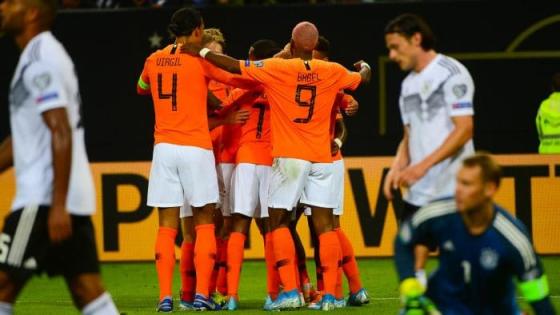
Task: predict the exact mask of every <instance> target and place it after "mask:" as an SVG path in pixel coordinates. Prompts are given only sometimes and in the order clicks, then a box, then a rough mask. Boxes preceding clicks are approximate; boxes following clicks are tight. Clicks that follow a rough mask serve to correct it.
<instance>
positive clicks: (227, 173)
mask: <svg viewBox="0 0 560 315" xmlns="http://www.w3.org/2000/svg"><path fill="white" fill-rule="evenodd" d="M220 167H221V168H222V174H223V176H224V186H225V195H224V199H223V201H222V214H223V224H222V226H221V228H220V230H219V232H218V260H217V262H218V275H217V280H216V287H217V292H218V293H219V294H220V295H221V298H222V299H223V297H225V295H227V253H228V250H227V248H228V241H229V234H230V232H231V226H232V218H231V212H232V204H231V203H232V202H231V201H232V188H231V187H232V177H233V172H234V170H235V164H233V163H220Z"/></svg>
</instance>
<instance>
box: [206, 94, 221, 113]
mask: <svg viewBox="0 0 560 315" xmlns="http://www.w3.org/2000/svg"><path fill="white" fill-rule="evenodd" d="M206 104H207V105H208V110H209V111H215V110H219V109H220V108H221V107H222V101H220V99H219V98H218V97H216V95H214V93H212V92H210V91H208V96H207V98H206Z"/></svg>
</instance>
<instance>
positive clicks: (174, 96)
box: [157, 73, 177, 112]
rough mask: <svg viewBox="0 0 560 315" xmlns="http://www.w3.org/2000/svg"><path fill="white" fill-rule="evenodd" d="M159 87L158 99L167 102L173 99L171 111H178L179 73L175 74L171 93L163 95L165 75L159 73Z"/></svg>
mask: <svg viewBox="0 0 560 315" xmlns="http://www.w3.org/2000/svg"><path fill="white" fill-rule="evenodd" d="M157 86H158V97H159V99H160V100H166V99H169V98H171V110H172V111H174V112H176V111H177V73H173V76H172V81H171V93H170V94H167V93H163V91H162V90H163V88H162V86H163V74H161V73H158V76H157Z"/></svg>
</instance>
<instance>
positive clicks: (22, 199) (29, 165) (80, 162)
mask: <svg viewBox="0 0 560 315" xmlns="http://www.w3.org/2000/svg"><path fill="white" fill-rule="evenodd" d="M10 88H11V89H10V122H11V130H12V144H13V151H14V167H15V174H16V197H15V199H14V201H13V203H12V211H13V210H17V209H21V208H23V207H26V206H29V205H45V206H50V205H51V202H52V194H53V183H54V182H53V161H52V150H51V132H50V130H49V128H48V127H47V125H46V124H45V122H44V121H43V117H42V113H44V112H46V111H49V110H52V109H55V108H60V107H63V108H66V111H67V113H68V120H69V122H70V126H71V128H72V165H71V170H70V182H69V187H68V196H67V200H66V207H67V209H68V211H69V212H70V213H72V214H77V215H89V214H92V213H93V212H94V211H95V190H94V186H93V179H92V175H91V171H90V168H89V162H88V158H87V155H86V148H85V142H84V130H83V128H82V126H81V117H80V106H81V105H80V93H79V89H78V79H77V77H76V74H75V70H74V64H73V63H72V60H71V59H70V56H68V53H67V52H66V50H65V49H64V47H63V46H62V44H61V43H60V42H59V41H58V40H57V39H56V38H55V37H54V36H53V35H52V33H51V32H42V33H40V34H38V35H37V36H35V37H34V38H33V39H32V40H31V41H30V42H29V43H28V44H27V46H25V49H24V50H23V52H22V54H21V56H20V58H19V62H18V65H17V68H16V70H15V73H14V77H13V79H12V83H11V86H10Z"/></svg>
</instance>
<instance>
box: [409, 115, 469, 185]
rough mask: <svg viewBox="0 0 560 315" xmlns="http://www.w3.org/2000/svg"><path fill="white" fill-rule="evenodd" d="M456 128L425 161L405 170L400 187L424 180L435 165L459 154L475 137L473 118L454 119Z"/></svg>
mask: <svg viewBox="0 0 560 315" xmlns="http://www.w3.org/2000/svg"><path fill="white" fill-rule="evenodd" d="M452 120H453V124H454V125H455V128H454V129H453V131H452V132H451V133H450V134H449V136H448V137H447V139H445V141H444V142H443V144H442V145H441V146H440V147H439V148H437V149H436V150H435V151H434V152H432V154H430V155H428V156H427V157H426V158H425V159H424V160H422V161H421V162H419V163H418V164H415V165H410V166H408V167H407V168H406V169H404V170H403V171H402V172H401V174H400V176H399V179H398V182H399V184H400V185H405V186H411V185H412V184H414V183H415V182H417V181H418V180H419V179H420V178H422V177H423V176H424V175H425V174H426V172H428V170H429V169H430V168H431V167H432V166H434V165H435V164H437V163H439V162H441V161H443V160H445V159H447V158H449V157H451V156H453V155H455V154H457V152H458V151H459V150H460V149H461V148H462V147H463V146H464V145H465V144H466V143H467V142H468V141H469V140H470V139H472V137H473V129H474V127H473V117H472V116H471V115H468V116H457V117H452Z"/></svg>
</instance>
